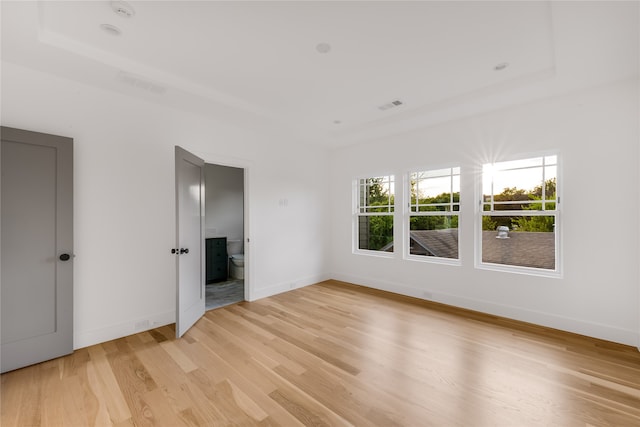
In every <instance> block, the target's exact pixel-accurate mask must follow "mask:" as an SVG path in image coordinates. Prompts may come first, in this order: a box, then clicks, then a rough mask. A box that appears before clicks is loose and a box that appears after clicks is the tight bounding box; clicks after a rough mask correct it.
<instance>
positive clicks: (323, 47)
mask: <svg viewBox="0 0 640 427" xmlns="http://www.w3.org/2000/svg"><path fill="white" fill-rule="evenodd" d="M316 50H317V51H318V52H319V53H329V51H330V50H331V45H330V44H329V43H318V45H317V46H316Z"/></svg>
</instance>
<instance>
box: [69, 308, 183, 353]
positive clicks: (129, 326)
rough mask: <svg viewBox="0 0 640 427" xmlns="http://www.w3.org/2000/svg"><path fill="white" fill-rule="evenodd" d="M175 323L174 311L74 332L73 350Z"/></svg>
mask: <svg viewBox="0 0 640 427" xmlns="http://www.w3.org/2000/svg"><path fill="white" fill-rule="evenodd" d="M175 321H176V312H175V310H171V311H166V312H164V313H157V314H154V315H151V316H146V317H143V318H139V319H131V320H128V321H126V322H122V323H117V324H115V325H111V326H107V327H105V328H100V329H94V330H92V331H85V332H76V334H75V336H74V340H73V348H74V350H77V349H79V348H84V347H89V346H90V345H95V344H100V343H103V342H106V341H111V340H114V339H118V338H122V337H126V336H128V335H132V334H135V333H138V332H142V331H148V330H149V329H153V328H158V327H160V326H164V325H169V324H171V323H175Z"/></svg>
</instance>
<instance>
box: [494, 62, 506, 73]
mask: <svg viewBox="0 0 640 427" xmlns="http://www.w3.org/2000/svg"><path fill="white" fill-rule="evenodd" d="M508 66H509V63H508V62H501V63H499V64H497V65H496V66H495V67H493V69H494V70H496V71H502V70H504V69H505V68H507V67H508Z"/></svg>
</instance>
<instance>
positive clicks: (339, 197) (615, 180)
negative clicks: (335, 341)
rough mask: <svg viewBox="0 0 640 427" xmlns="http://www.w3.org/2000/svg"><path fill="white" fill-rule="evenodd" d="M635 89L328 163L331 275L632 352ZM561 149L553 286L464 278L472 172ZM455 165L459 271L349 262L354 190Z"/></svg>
mask: <svg viewBox="0 0 640 427" xmlns="http://www.w3.org/2000/svg"><path fill="white" fill-rule="evenodd" d="M637 95H638V81H637V80H635V81H626V82H620V83H618V84H615V85H610V86H608V87H601V88H595V89H592V90H589V91H584V92H581V93H576V94H571V95H567V96H563V97H558V98H553V99H549V100H544V101H540V102H536V103H532V104H528V105H522V106H519V107H516V108H511V109H507V110H503V111H497V112H494V113H491V114H486V115H482V116H476V117H474V118H471V119H467V120H459V121H455V122H450V123H446V124H442V125H439V126H435V127H430V128H425V129H422V130H420V131H415V132H411V133H407V134H403V135H399V136H395V137H391V138H385V139H381V140H376V141H370V142H367V143H366V144H362V145H358V146H353V147H348V148H344V149H341V150H338V151H336V152H334V153H332V161H331V170H332V185H331V195H332V202H331V204H332V207H333V211H332V242H331V251H330V252H331V254H332V258H331V266H332V277H334V278H337V279H341V280H346V281H350V282H355V283H359V284H363V285H368V286H371V287H375V288H380V289H386V290H390V291H394V292H398V293H401V294H406V295H412V296H416V297H419V298H427V297H428V295H427V294H425V292H427V293H430V294H431V295H432V297H431V298H427V299H433V300H436V301H440V302H443V303H447V304H452V305H456V306H462V307H467V308H470V309H475V310H479V311H483V312H488V313H494V314H497V315H502V316H506V317H510V318H515V319H520V320H524V321H529V322H533V323H538V324H542V325H548V326H551V327H555V328H558V329H563V330H569V331H573V332H577V333H582V334H586V335H590V336H594V337H600V338H604V339H609V340H612V341H616V342H621V343H625V344H631V345H637V344H638V333H639V330H638V315H639V305H638V301H639V295H638V294H639V281H638V279H639V277H638V276H639V272H638V259H639V256H640V253H639V250H638V232H639V224H638V221H637V218H638V215H639V203H638V199H639V197H638V182H639V181H638V180H639V176H638V166H639V161H638V159H639V157H638V151H639V150H638V141H639V135H638V132H639V130H638V129H639V120H640V119H639V117H640V110H639V107H638V96H637ZM544 150H559V153H560V156H561V162H562V166H563V169H562V171H563V172H562V176H561V180H562V181H561V185H562V191H563V200H562V215H563V217H562V225H563V230H562V239H563V240H562V243H563V248H562V263H563V270H564V277H563V278H562V279H554V278H543V277H535V276H527V275H521V274H512V273H504V272H494V271H486V270H478V269H475V268H474V227H473V222H474V218H475V217H474V208H475V201H476V196H475V195H474V190H475V182H476V177H477V170H478V166H479V165H480V164H482V163H484V162H489V161H500V160H505V159H509V158H510V156H518V155H520V154H522V153H532V152H539V151H544ZM451 162H459V163H460V164H461V166H462V168H463V169H462V170H463V172H462V173H463V176H462V203H463V206H462V209H463V212H462V213H461V230H460V242H461V260H462V266H448V265H436V264H430V263H424V262H417V261H405V260H402V259H401V255H400V254H396V255H395V257H394V258H392V259H386V258H380V257H371V256H364V255H356V254H353V253H352V229H351V228H352V227H351V224H352V222H351V221H352V219H351V212H352V181H353V179H354V178H357V177H362V176H376V175H380V174H386V173H393V174H396V175H397V176H402V174H403V173H405V172H407V171H408V170H409V169H410V168H414V167H428V166H438V165H442V164H445V165H446V164H450V163H451Z"/></svg>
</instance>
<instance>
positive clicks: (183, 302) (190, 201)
mask: <svg viewBox="0 0 640 427" xmlns="http://www.w3.org/2000/svg"><path fill="white" fill-rule="evenodd" d="M203 230H204V160H202V159H201V158H199V157H197V156H195V155H193V154H191V153H189V152H188V151H186V150H184V149H182V148H180V147H177V146H176V247H175V249H174V251H175V253H176V269H177V285H176V288H177V303H176V336H177V337H178V338H180V337H181V336H182V335H183V334H184V333H185V332H186V331H187V330H188V329H189V328H190V327H191V326H193V324H194V323H196V321H197V320H198V319H200V318H201V317H202V316H203V315H204V309H205V302H206V296H205V269H204V263H205V258H204V239H203Z"/></svg>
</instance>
